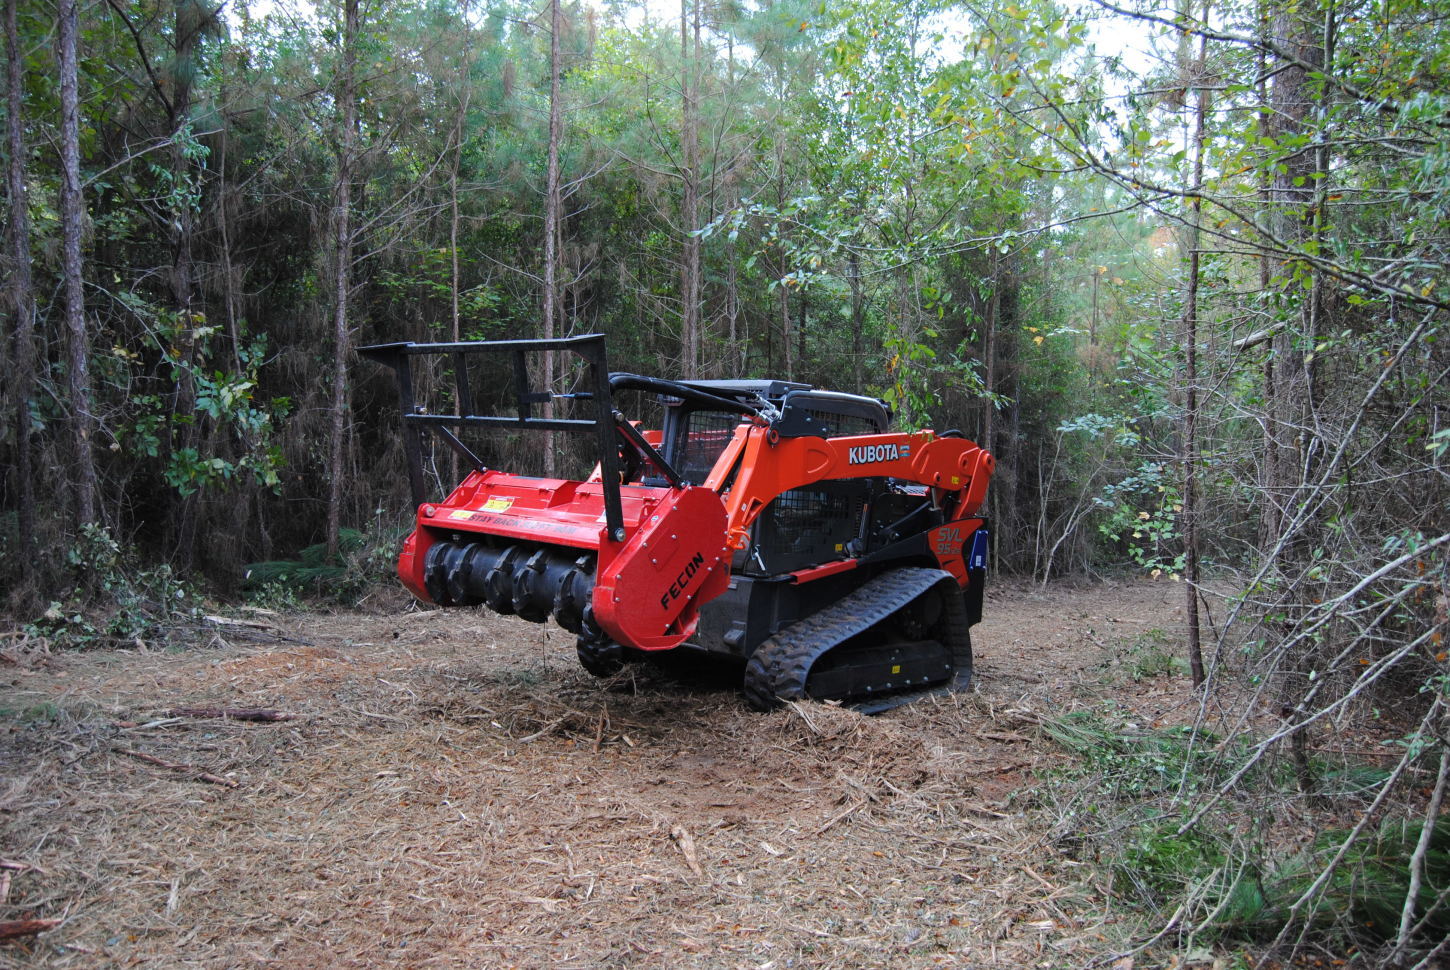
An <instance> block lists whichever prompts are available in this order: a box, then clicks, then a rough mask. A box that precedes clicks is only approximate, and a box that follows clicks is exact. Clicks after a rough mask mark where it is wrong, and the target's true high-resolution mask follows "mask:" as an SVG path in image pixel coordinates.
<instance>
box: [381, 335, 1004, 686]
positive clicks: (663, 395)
mask: <svg viewBox="0 0 1450 970" xmlns="http://www.w3.org/2000/svg"><path fill="white" fill-rule="evenodd" d="M546 350H553V351H569V352H572V353H573V354H576V355H578V356H579V357H580V358H582V361H583V363H584V364H585V365H586V366H585V367H584V368H583V371H582V372H583V373H584V375H585V380H584V382H583V383H584V388H583V389H582V390H579V391H576V392H574V393H571V394H567V395H557V394H556V395H552V397H551V395H550V394H548V393H546V392H540V391H535V390H531V389H530V386H529V378H528V373H529V370H528V355H531V354H536V353H540V352H542V351H546ZM362 353H363V354H364V355H366V356H368V357H370V358H371V359H373V360H376V361H379V362H381V363H383V364H386V365H388V366H389V367H391V368H393V370H394V372H395V373H396V375H397V378H398V388H399V396H400V399H401V404H402V410H403V430H404V435H405V439H404V446H405V451H406V454H407V458H408V465H409V475H410V481H411V485H412V489H413V495H414V500H415V503H416V504H417V525H416V528H415V529H414V531H413V534H412V535H410V536H409V537H408V539H407V541H406V542H405V543H404V545H403V551H402V555H401V557H400V558H399V560H398V575H399V576H400V577H401V578H402V581H403V584H404V585H405V586H407V587H408V589H409V590H410V591H412V593H413V595H415V596H417V597H418V598H419V599H422V600H426V601H430V602H433V603H437V604H438V605H440V606H473V605H477V604H480V603H481V604H485V605H487V606H488V607H489V608H490V609H492V610H495V611H497V612H499V613H506V614H514V615H517V616H520V617H523V618H524V619H526V620H533V621H536V622H543V621H544V620H546V619H547V618H549V617H550V616H552V617H553V618H554V619H555V620H556V621H557V622H558V624H559V625H560V626H562V627H564V628H565V629H566V630H569V631H570V632H572V633H575V634H577V636H578V652H579V659H580V661H581V662H582V663H583V664H584V667H585V668H586V669H587V670H589V672H590V673H593V674H597V675H600V676H607V675H609V674H612V673H614V672H616V671H617V670H619V669H620V667H621V665H622V664H623V663H624V662H625V661H627V660H633V659H639V658H641V657H644V656H647V655H650V654H653V653H656V652H658V651H695V652H703V653H705V654H710V655H715V656H722V657H728V658H735V659H736V660H737V661H739V662H741V663H743V664H744V668H745V696H746V697H747V698H748V699H749V701H750V703H751V704H752V705H753V706H755V707H758V708H761V709H765V708H769V707H771V706H773V705H774V704H776V703H777V702H778V701H779V700H782V699H785V700H788V699H794V698H800V697H813V698H816V699H819V700H828V699H849V700H851V701H852V702H854V703H855V704H856V706H858V707H860V708H862V709H865V710H882V709H885V708H887V707H890V706H893V703H895V702H899V700H900V699H901V698H902V697H904V696H910V695H911V694H914V693H915V692H918V691H921V690H923V689H925V688H928V687H938V686H939V687H942V688H944V689H962V688H964V687H966V686H967V684H968V683H969V682H970V679H971V674H972V646H971V639H970V636H969V634H968V629H969V628H970V627H971V626H972V624H974V623H976V622H977V621H978V620H979V619H980V618H981V612H982V586H983V582H984V579H985V574H986V559H987V530H986V522H985V520H984V519H983V518H982V517H981V516H979V515H978V514H977V511H978V509H979V508H981V505H982V500H983V497H984V496H985V494H986V491H987V483H988V481H989V479H990V478H991V474H992V467H993V464H994V462H993V459H992V456H991V455H989V454H988V453H987V452H985V451H983V450H982V449H981V448H978V447H977V446H976V445H975V444H973V443H972V442H970V441H967V440H966V439H964V438H963V437H961V436H960V435H959V434H957V433H954V432H947V433H945V434H936V433H933V432H931V431H919V432H912V433H901V432H891V431H888V430H887V423H888V420H889V414H888V412H887V409H886V407H885V405H883V403H882V402H881V401H878V400H876V399H874V398H869V397H860V396H857V395H852V394H837V393H832V392H829V391H822V390H817V389H815V388H812V387H810V386H809V385H806V384H798V383H792V382H789V381H765V380H749V381H745V380H742V381H670V380H660V379H656V378H649V377H640V376H638V375H634V374H611V373H609V371H608V369H607V367H606V364H605V356H604V337H603V336H601V335H590V336H583V337H572V338H568V339H564V340H547V341H545V340H518V341H490V342H470V343H449V344H413V343H398V344H384V345H380V346H375V347H368V348H365V349H364V350H363V351H362ZM479 354H492V355H498V354H504V355H508V356H511V358H512V381H513V386H512V394H511V397H512V399H513V402H512V406H513V407H514V408H515V411H516V413H514V414H511V415H508V416H500V415H488V414H478V413H475V408H474V404H473V402H474V400H475V398H474V393H473V389H472V388H471V387H470V376H469V372H470V368H469V362H470V360H476V357H475V356H474V355H479ZM428 356H431V357H433V358H435V361H434V362H435V364H437V363H439V362H438V361H437V360H436V358H438V357H440V356H441V357H443V358H445V360H444V361H442V362H441V363H442V364H444V365H445V366H446V367H447V368H448V369H450V370H451V372H452V377H453V379H454V382H455V387H454V389H453V394H454V396H453V398H452V400H453V401H454V402H456V403H455V404H453V405H451V407H453V410H454V411H455V413H451V414H434V413H429V412H428V411H427V410H426V408H424V407H423V406H421V405H420V404H418V403H417V402H415V400H414V392H413V388H414V387H415V386H416V384H415V378H416V376H417V375H416V374H415V373H414V360H415V358H418V357H428ZM439 369H440V368H438V367H436V366H435V368H434V371H435V372H436V371H437V370H439ZM621 391H642V392H645V393H647V394H653V395H657V396H658V400H659V401H660V402H661V403H662V404H663V413H664V420H663V426H662V427H661V428H660V429H659V430H642V429H640V428H639V427H638V426H637V425H636V424H634V423H631V422H630V421H628V420H627V419H626V418H625V417H624V416H623V415H622V414H620V412H618V411H617V410H615V403H614V400H615V396H616V395H617V394H618V393H619V392H621ZM551 399H552V400H555V401H559V402H562V401H563V400H567V401H569V402H587V404H589V405H592V408H591V409H590V410H592V413H593V417H592V419H587V420H586V419H579V418H552V419H551V418H545V417H542V416H536V415H537V412H538V408H539V406H540V405H542V404H543V403H544V402H546V401H549V400H551ZM560 406H561V407H563V406H564V405H563V404H562V403H561V404H560ZM569 407H570V408H572V409H576V410H577V409H581V408H584V405H581V404H577V403H571V404H570V405H569ZM466 428H493V429H505V430H512V431H522V430H539V431H547V430H554V431H573V432H584V433H589V434H593V435H594V436H595V438H596V441H597V446H598V451H599V454H598V465H597V466H596V468H595V470H594V473H593V474H592V475H591V476H589V478H588V479H586V480H584V481H567V480H562V479H552V478H533V477H525V476H521V475H514V474H509V473H508V472H504V471H499V470H496V469H489V468H485V467H484V466H483V464H482V463H481V462H480V461H479V460H478V458H477V457H476V456H475V454H474V453H473V451H472V450H470V448H469V447H468V446H467V445H466V444H465V443H464V441H463V440H461V439H460V438H459V436H458V434H456V433H455V431H457V430H459V429H466ZM423 433H433V434H437V435H438V436H439V437H441V438H442V440H443V441H444V442H446V443H447V444H448V445H449V446H451V447H452V448H453V449H454V450H455V451H456V452H457V453H458V454H459V455H460V456H461V457H462V459H463V461H464V462H465V463H466V464H467V465H469V466H471V468H472V470H471V471H469V473H468V475H467V477H466V478H464V480H463V482H462V483H461V484H460V485H458V487H457V488H455V489H454V490H453V492H452V494H451V495H449V496H448V497H447V499H446V500H444V501H442V502H427V501H425V496H424V468H423V460H422V448H421V441H420V439H421V435H422V434H423Z"/></svg>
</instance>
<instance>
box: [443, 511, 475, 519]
mask: <svg viewBox="0 0 1450 970" xmlns="http://www.w3.org/2000/svg"><path fill="white" fill-rule="evenodd" d="M448 517H449V518H450V519H469V518H472V517H473V513H472V512H470V511H468V510H467V509H454V510H453V511H452V512H449V513H448Z"/></svg>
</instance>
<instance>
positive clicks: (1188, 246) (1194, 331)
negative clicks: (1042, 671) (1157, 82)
mask: <svg viewBox="0 0 1450 970" xmlns="http://www.w3.org/2000/svg"><path fill="white" fill-rule="evenodd" d="M1207 58H1208V40H1207V39H1206V38H1205V39H1201V40H1200V42H1199V49H1198V63H1197V65H1196V71H1197V73H1198V75H1199V76H1198V77H1196V78H1194V80H1195V81H1196V82H1197V84H1198V107H1197V110H1196V111H1195V112H1194V124H1193V175H1192V178H1191V181H1190V185H1189V192H1190V193H1191V194H1190V195H1189V204H1188V219H1187V221H1186V222H1185V224H1184V234H1183V235H1184V249H1185V251H1186V252H1187V253H1188V280H1187V292H1186V293H1185V294H1184V298H1183V347H1184V354H1185V357H1186V360H1185V368H1184V370H1185V374H1184V383H1185V384H1186V385H1187V388H1186V397H1187V400H1186V402H1185V404H1184V408H1183V513H1182V522H1183V560H1184V562H1183V586H1184V593H1185V596H1186V600H1185V602H1184V607H1185V609H1186V611H1187V615H1188V667H1189V671H1190V674H1191V676H1192V678H1193V686H1194V687H1198V686H1200V685H1201V684H1202V683H1203V681H1204V676H1205V674H1204V669H1203V645H1202V633H1201V631H1200V629H1199V615H1198V583H1199V570H1198V497H1197V496H1198V283H1199V262H1200V258H1199V249H1198V247H1199V226H1200V225H1201V223H1202V219H1203V198H1202V196H1200V195H1199V194H1198V193H1200V192H1202V191H1203V152H1204V140H1205V137H1206V135H1205V130H1206V128H1207V123H1208V99H1209V93H1208V89H1207V88H1206V87H1204V86H1203V85H1204V84H1205V83H1206V82H1205V80H1204V78H1203V77H1202V72H1203V71H1204V70H1205V67H1206V63H1207ZM1093 282H1094V284H1096V282H1097V278H1096V277H1094V279H1093Z"/></svg>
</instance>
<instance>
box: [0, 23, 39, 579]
mask: <svg viewBox="0 0 1450 970" xmlns="http://www.w3.org/2000/svg"><path fill="white" fill-rule="evenodd" d="M18 5H19V0H5V67H6V71H5V74H6V78H7V79H8V82H9V88H8V90H7V91H6V116H5V136H6V137H5V143H6V146H7V147H8V148H9V152H10V157H9V158H8V159H7V160H6V170H5V176H6V178H5V181H6V186H7V193H6V202H7V205H8V206H9V212H8V214H9V219H8V221H7V225H6V230H7V232H8V234H9V240H8V242H9V245H8V247H7V249H8V253H9V257H10V259H9V266H8V267H7V273H6V275H7V277H8V278H9V285H8V286H7V287H6V290H7V295H8V296H9V303H10V313H11V319H12V320H13V321H14V341H15V358H14V359H15V375H14V381H13V382H12V387H13V393H14V395H15V478H16V483H15V495H16V502H17V505H18V507H17V509H16V532H17V534H18V538H19V545H20V557H21V560H22V561H23V562H26V563H34V562H35V560H36V541H35V469H34V454H33V451H32V444H31V440H30V433H31V427H30V404H31V400H32V399H33V398H34V396H35V289H34V284H33V282H32V278H31V275H30V215H29V212H28V211H27V200H26V191H25V157H26V155H25V54H24V52H23V51H22V50H21V49H20V29H19V26H18V25H17V23H16V9H15V8H16V7H17V6H18Z"/></svg>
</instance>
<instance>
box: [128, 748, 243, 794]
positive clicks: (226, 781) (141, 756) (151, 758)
mask: <svg viewBox="0 0 1450 970" xmlns="http://www.w3.org/2000/svg"><path fill="white" fill-rule="evenodd" d="M111 750H112V751H114V752H116V753H117V754H124V755H125V756H126V757H128V758H135V759H136V760H137V761H144V762H146V763H147V764H149V765H156V766H157V767H158V768H167V769H169V770H171V771H184V772H186V773H188V774H189V775H191V777H193V778H195V779H196V780H197V781H204V782H207V783H209V784H212V785H222V786H223V787H226V788H236V787H237V785H238V782H236V781H235V780H233V779H231V778H223V777H222V776H221V775H216V774H212V773H211V772H210V771H198V770H197V769H196V768H194V767H193V766H191V765H182V764H177V763H176V762H174V761H166V760H165V759H162V758H158V757H156V756H155V755H154V754H146V753H144V752H141V751H132V750H131V749H130V748H112V749H111Z"/></svg>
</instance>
